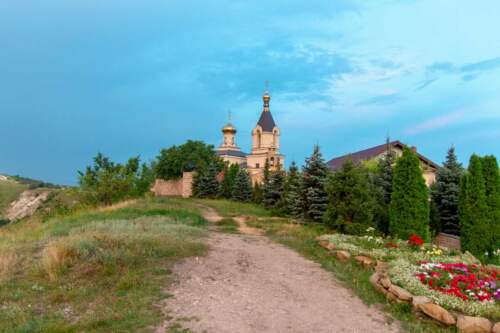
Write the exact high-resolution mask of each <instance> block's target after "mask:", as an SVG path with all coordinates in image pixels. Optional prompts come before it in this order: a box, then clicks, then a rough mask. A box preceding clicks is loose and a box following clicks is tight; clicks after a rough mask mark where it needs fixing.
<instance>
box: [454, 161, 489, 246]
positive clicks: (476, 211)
mask: <svg viewBox="0 0 500 333" xmlns="http://www.w3.org/2000/svg"><path fill="white" fill-rule="evenodd" d="M461 189H462V191H463V192H462V193H461V197H460V201H459V202H460V205H461V206H460V208H459V210H460V230H461V232H460V235H461V236H460V242H461V245H462V249H463V250H467V251H470V252H471V253H472V254H474V255H476V256H483V255H484V253H485V252H486V251H488V248H489V247H490V246H489V244H488V243H489V242H488V240H489V239H488V234H489V233H491V230H489V228H488V227H489V223H488V205H487V204H486V186H485V180H484V175H483V167H482V162H481V158H480V157H479V156H477V155H475V154H474V155H472V156H471V158H470V161H469V167H468V173H467V175H466V176H465V177H464V179H463V180H462V184H461Z"/></svg>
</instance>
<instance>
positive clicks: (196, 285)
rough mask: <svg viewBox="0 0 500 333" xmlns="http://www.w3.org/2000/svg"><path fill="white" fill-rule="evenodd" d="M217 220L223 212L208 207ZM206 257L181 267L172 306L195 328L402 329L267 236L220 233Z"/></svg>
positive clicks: (233, 331)
mask: <svg viewBox="0 0 500 333" xmlns="http://www.w3.org/2000/svg"><path fill="white" fill-rule="evenodd" d="M206 215H207V216H206V218H207V219H208V220H209V221H212V222H214V221H217V220H218V219H219V218H220V217H219V216H218V215H217V214H216V212H215V211H213V210H208V211H207V212H206ZM208 244H209V246H210V248H211V250H210V252H209V253H208V255H207V256H206V257H202V258H194V259H189V260H187V261H185V262H183V263H182V264H179V265H177V266H176V268H175V272H176V274H177V275H178V282H177V283H176V284H174V286H173V287H172V288H171V289H170V290H169V291H168V292H169V293H170V294H172V295H173V297H171V298H169V299H168V300H167V301H166V302H165V305H164V311H165V313H166V314H167V315H168V316H169V317H171V318H172V319H171V320H170V321H167V322H165V323H164V324H163V325H162V327H159V328H158V329H157V332H164V331H165V328H166V327H169V326H170V325H172V323H173V322H174V321H177V322H180V323H181V325H182V327H184V328H189V329H190V330H192V331H194V332H208V333H225V332H227V333H229V332H230V333H247V332H248V333H250V332H273V333H281V332H293V333H295V332H316V333H323V332H324V333H327V332H328V333H331V332H397V331H398V328H397V325H395V324H393V325H388V324H387V320H386V318H385V317H384V315H383V314H381V313H380V312H379V311H377V310H375V309H373V308H369V307H368V306H366V305H364V304H363V303H362V302H361V301H360V300H359V298H357V297H356V296H354V295H353V294H352V292H351V291H349V290H348V289H346V288H345V287H343V286H342V285H340V284H339V283H338V282H336V281H335V279H334V278H333V277H332V275H331V274H330V273H328V272H326V271H324V270H323V269H322V268H321V267H320V266H319V265H318V264H316V263H314V262H312V261H309V260H307V259H305V258H303V257H302V256H300V255H299V254H297V253H296V252H294V251H292V250H290V249H288V248H286V247H284V246H281V245H279V244H275V243H273V242H271V241H269V240H268V239H267V238H266V237H264V236H255V235H233V234H222V233H218V232H212V233H211V237H210V238H209V240H208Z"/></svg>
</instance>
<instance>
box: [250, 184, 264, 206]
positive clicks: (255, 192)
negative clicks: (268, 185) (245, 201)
mask: <svg viewBox="0 0 500 333" xmlns="http://www.w3.org/2000/svg"><path fill="white" fill-rule="evenodd" d="M262 197H263V194H262V187H261V186H260V184H259V182H256V183H255V185H254V186H253V189H252V201H253V202H254V203H256V204H261V203H262V200H263V199H262Z"/></svg>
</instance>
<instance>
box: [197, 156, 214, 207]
mask: <svg viewBox="0 0 500 333" xmlns="http://www.w3.org/2000/svg"><path fill="white" fill-rule="evenodd" d="M218 168H219V167H218V165H217V163H215V162H212V163H210V164H209V165H208V166H207V167H202V168H200V170H199V171H198V172H197V174H196V175H195V177H194V179H193V194H194V195H195V196H196V197H198V198H212V199H213V198H215V197H216V196H217V195H218V194H219V192H220V184H219V182H218V180H217V175H218V174H219V170H218Z"/></svg>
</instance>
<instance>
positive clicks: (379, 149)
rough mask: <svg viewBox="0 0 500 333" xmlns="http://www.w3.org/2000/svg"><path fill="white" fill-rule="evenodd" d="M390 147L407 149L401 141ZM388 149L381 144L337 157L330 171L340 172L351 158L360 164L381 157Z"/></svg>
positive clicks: (330, 163) (390, 143)
mask: <svg viewBox="0 0 500 333" xmlns="http://www.w3.org/2000/svg"><path fill="white" fill-rule="evenodd" d="M389 145H390V146H392V147H398V148H401V149H403V147H405V145H404V144H403V143H401V142H400V141H392V142H389ZM386 149H387V144H386V143H384V144H381V145H379V146H375V147H372V148H368V149H365V150H361V151H358V152H355V153H351V154H347V155H344V156H340V157H336V158H334V159H332V160H330V161H328V162H327V164H328V166H329V167H330V169H332V170H338V169H340V168H341V167H342V165H343V164H344V162H345V161H346V160H347V159H348V158H350V159H351V160H352V161H353V162H354V163H359V162H361V161H366V160H369V159H372V158H374V157H376V156H379V155H380V154H382V153H383V152H385V151H386ZM417 156H418V157H419V158H420V159H421V160H423V161H424V162H425V163H427V164H428V165H430V166H431V167H433V168H436V169H437V168H438V167H439V165H438V164H436V163H434V162H432V161H431V160H429V159H428V158H426V157H425V156H423V155H421V154H419V153H417Z"/></svg>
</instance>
